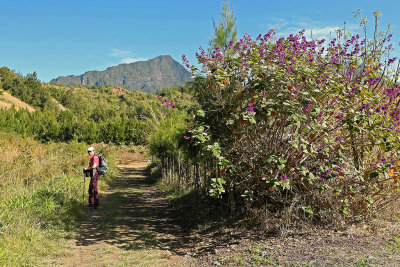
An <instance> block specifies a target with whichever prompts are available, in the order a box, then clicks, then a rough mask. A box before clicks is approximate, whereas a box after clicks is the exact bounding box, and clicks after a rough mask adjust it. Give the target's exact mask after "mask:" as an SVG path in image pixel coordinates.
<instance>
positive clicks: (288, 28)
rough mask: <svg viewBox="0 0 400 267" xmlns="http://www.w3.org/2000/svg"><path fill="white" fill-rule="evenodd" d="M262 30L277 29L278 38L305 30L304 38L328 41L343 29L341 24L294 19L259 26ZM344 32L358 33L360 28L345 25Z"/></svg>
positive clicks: (354, 25) (301, 18)
mask: <svg viewBox="0 0 400 267" xmlns="http://www.w3.org/2000/svg"><path fill="white" fill-rule="evenodd" d="M260 26H261V27H262V28H264V29H266V30H269V29H277V36H278V37H287V36H289V35H290V34H297V33H298V32H299V31H301V30H303V29H304V30H305V34H304V35H305V36H306V37H307V38H311V37H312V38H313V39H314V40H315V39H319V40H321V39H326V40H330V39H332V38H334V37H336V31H337V30H338V29H343V26H344V25H343V24H341V25H329V24H327V23H322V22H319V21H312V20H310V19H308V18H303V17H294V18H292V20H283V19H276V20H275V22H274V23H272V24H263V25H260ZM346 31H347V32H352V33H357V32H358V33H359V32H360V27H359V25H358V24H349V23H347V24H346Z"/></svg>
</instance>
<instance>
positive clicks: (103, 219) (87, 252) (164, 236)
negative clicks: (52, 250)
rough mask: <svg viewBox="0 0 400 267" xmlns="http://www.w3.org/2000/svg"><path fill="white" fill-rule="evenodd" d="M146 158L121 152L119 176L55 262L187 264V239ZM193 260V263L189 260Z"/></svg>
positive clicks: (76, 263) (67, 264) (101, 264)
mask: <svg viewBox="0 0 400 267" xmlns="http://www.w3.org/2000/svg"><path fill="white" fill-rule="evenodd" d="M146 165H147V162H144V161H143V160H142V159H140V158H139V159H138V158H132V156H131V158H129V157H126V156H125V157H123V158H122V159H121V162H120V164H119V168H120V169H121V175H120V177H119V178H118V179H117V180H116V181H115V182H114V183H113V185H112V186H111V187H110V188H109V190H107V191H106V192H101V197H100V207H99V209H97V210H91V211H89V212H88V214H87V217H86V218H85V219H84V221H83V223H82V225H81V227H80V231H79V232H78V235H77V237H76V239H75V240H72V241H71V243H70V245H69V248H68V249H67V251H66V256H65V257H64V258H62V259H61V261H60V262H57V264H56V265H57V266H60V265H61V266H187V265H188V264H185V261H186V257H185V254H186V252H185V249H184V248H185V247H186V245H187V243H188V240H187V239H186V238H185V235H184V233H183V232H182V231H181V229H180V227H179V226H178V225H177V224H176V223H175V222H174V221H173V220H172V219H171V216H170V208H169V207H168V201H166V200H165V199H164V198H163V197H162V195H161V194H160V192H159V191H158V190H157V188H156V187H155V186H154V185H152V184H151V183H150V182H149V179H148V177H147V174H146V172H145V167H146ZM189 265H190V264H189Z"/></svg>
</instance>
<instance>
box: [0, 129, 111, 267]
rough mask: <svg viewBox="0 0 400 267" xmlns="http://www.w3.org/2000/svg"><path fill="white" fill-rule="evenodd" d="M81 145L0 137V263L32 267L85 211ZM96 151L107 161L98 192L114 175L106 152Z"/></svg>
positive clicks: (55, 250) (85, 159) (83, 148)
mask: <svg viewBox="0 0 400 267" xmlns="http://www.w3.org/2000/svg"><path fill="white" fill-rule="evenodd" d="M86 147H87V145H85V144H81V143H77V142H71V143H68V144H63V143H49V144H42V143H39V142H36V141H35V140H33V139H31V138H24V139H23V138H20V137H17V136H15V135H13V134H7V133H0V265H2V266H35V265H38V264H39V262H40V260H41V259H43V258H45V257H47V256H49V254H57V253H59V252H60V251H61V248H62V246H63V245H64V241H65V240H66V239H65V238H69V237H70V235H71V234H72V233H73V230H74V228H76V226H77V225H78V224H79V219H80V218H81V216H82V215H83V214H84V213H85V205H84V204H86V202H85V203H84V202H83V201H84V200H83V178H82V177H83V175H82V167H84V166H86V165H87V164H88V156H87V153H86ZM97 147H98V148H99V151H101V152H102V153H103V154H105V155H106V156H107V159H108V161H109V162H110V171H109V174H108V175H106V176H104V177H103V178H102V180H101V182H100V185H99V187H100V188H104V187H107V186H108V183H109V182H110V181H111V180H113V178H114V177H115V176H116V175H117V172H118V171H117V168H116V166H115V164H114V161H113V156H112V151H111V150H110V149H108V148H107V147H106V146H104V145H103V146H101V145H98V146H97ZM88 182H89V180H88V179H86V186H85V188H86V189H87V188H88ZM86 196H87V193H86ZM85 201H86V199H85Z"/></svg>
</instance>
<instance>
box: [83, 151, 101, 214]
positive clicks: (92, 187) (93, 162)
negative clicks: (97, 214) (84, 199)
mask: <svg viewBox="0 0 400 267" xmlns="http://www.w3.org/2000/svg"><path fill="white" fill-rule="evenodd" d="M87 151H88V154H89V155H90V162H89V168H83V172H84V173H85V174H87V173H89V176H90V184H89V207H93V208H95V209H97V207H98V206H99V192H98V190H97V182H98V181H99V177H100V174H99V172H98V171H97V169H96V167H97V166H99V158H98V157H97V156H96V155H95V154H94V147H89V148H88V149H87Z"/></svg>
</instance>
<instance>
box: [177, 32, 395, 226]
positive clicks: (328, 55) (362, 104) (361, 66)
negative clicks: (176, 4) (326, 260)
mask: <svg viewBox="0 0 400 267" xmlns="http://www.w3.org/2000/svg"><path fill="white" fill-rule="evenodd" d="M390 37H391V35H388V34H387V35H381V38H380V39H376V40H373V41H368V40H366V39H365V38H360V36H359V35H354V36H351V37H349V39H347V40H345V41H342V42H339V40H337V39H333V40H331V41H326V40H308V39H307V38H306V37H305V36H304V32H303V31H302V32H299V33H298V34H296V35H290V36H289V37H287V38H279V39H277V38H276V37H275V33H274V32H273V31H270V32H268V33H267V34H265V35H264V36H262V35H259V36H258V37H257V38H256V40H253V39H252V38H251V37H250V36H249V35H245V36H244V37H243V38H242V39H241V40H240V41H239V42H238V43H236V44H233V43H230V44H229V46H228V47H227V49H226V50H227V51H228V52H226V53H222V52H221V50H220V49H219V48H215V49H214V50H213V51H212V53H211V54H209V53H207V52H206V51H204V50H203V49H201V48H200V52H199V53H197V54H196V56H197V59H198V62H199V64H201V69H200V70H199V69H196V68H195V67H194V66H193V67H191V69H192V71H193V73H194V74H197V76H198V78H197V87H196V93H197V98H198V101H199V103H200V104H201V106H202V111H201V112H200V113H199V115H197V116H195V119H194V122H193V123H194V125H195V127H194V128H193V129H192V130H190V131H191V136H190V137H186V138H191V139H192V140H197V144H198V146H200V147H201V148H202V151H203V153H204V154H207V153H208V154H209V155H212V156H213V157H214V158H215V159H217V160H218V162H219V167H220V171H219V172H218V174H217V175H215V178H214V179H212V184H211V190H210V192H211V194H213V195H215V196H216V197H223V198H228V196H227V195H228V194H227V192H230V196H229V201H230V202H231V203H230V204H231V207H234V205H236V206H238V204H239V205H241V206H246V207H252V208H257V209H259V208H263V209H265V211H267V214H269V216H270V219H273V218H279V220H285V221H286V222H288V223H296V222H301V221H304V219H305V218H307V219H311V220H312V221H313V222H317V223H321V224H332V223H337V222H339V221H340V222H343V221H346V220H347V219H348V220H361V219H365V218H366V217H368V216H370V215H373V214H376V212H379V211H380V212H383V211H387V209H388V208H390V207H391V204H392V203H393V202H394V201H396V197H398V191H397V184H398V172H397V169H398V165H399V159H398V156H399V152H398V147H399V141H400V139H399V134H398V131H399V129H400V128H399V125H400V110H399V103H400V96H399V94H400V86H399V85H398V84H396V83H395V82H394V81H393V80H394V75H391V73H390V72H389V70H390V69H391V66H393V65H394V64H395V62H396V58H390V59H388V58H386V55H387V51H389V50H390V49H391V47H390V46H389V45H388V44H387V43H388V41H390ZM184 61H185V63H186V64H188V62H187V61H186V59H185V58H184ZM213 171H214V169H213ZM214 173H215V172H214ZM217 177H218V179H217ZM232 201H234V202H235V203H232ZM342 219H346V220H342Z"/></svg>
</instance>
